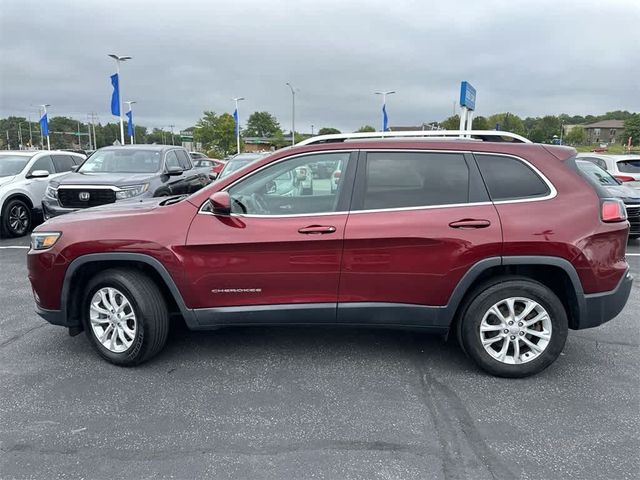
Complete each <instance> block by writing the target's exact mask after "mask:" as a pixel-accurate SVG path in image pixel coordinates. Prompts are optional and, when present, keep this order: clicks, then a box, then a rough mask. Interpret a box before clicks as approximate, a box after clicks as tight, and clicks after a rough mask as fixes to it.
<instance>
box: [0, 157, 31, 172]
mask: <svg viewBox="0 0 640 480" xmlns="http://www.w3.org/2000/svg"><path fill="white" fill-rule="evenodd" d="M29 160H31V157H30V156H25V155H1V154H0V177H11V176H13V175H17V174H18V173H20V172H21V171H22V169H23V168H24V167H26V166H27V163H29Z"/></svg>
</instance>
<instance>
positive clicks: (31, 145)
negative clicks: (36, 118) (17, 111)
mask: <svg viewBox="0 0 640 480" xmlns="http://www.w3.org/2000/svg"><path fill="white" fill-rule="evenodd" d="M29 148H33V134H32V133H31V115H29Z"/></svg>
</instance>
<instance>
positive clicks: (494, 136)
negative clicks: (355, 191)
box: [296, 130, 532, 146]
mask: <svg viewBox="0 0 640 480" xmlns="http://www.w3.org/2000/svg"><path fill="white" fill-rule="evenodd" d="M407 137H418V138H419V137H441V138H445V137H446V138H451V139H453V138H458V139H460V140H469V139H471V138H475V139H478V140H483V141H485V142H491V141H494V142H504V141H513V142H515V143H532V142H531V140H529V139H528V138H525V137H523V136H521V135H518V134H516V133H511V132H503V131H501V130H419V131H405V132H402V131H400V132H357V133H332V134H330V135H318V136H316V137H311V138H307V139H306V140H302V141H301V142H298V143H296V146H303V145H313V144H316V143H336V142H343V141H345V140H351V139H376V138H378V139H384V138H407ZM506 139H511V140H506Z"/></svg>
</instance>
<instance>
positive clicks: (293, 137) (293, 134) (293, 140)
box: [287, 82, 296, 145]
mask: <svg viewBox="0 0 640 480" xmlns="http://www.w3.org/2000/svg"><path fill="white" fill-rule="evenodd" d="M287 86H288V87H289V88H290V89H291V145H295V144H296V91H295V89H294V88H293V85H291V84H290V83H289V82H287Z"/></svg>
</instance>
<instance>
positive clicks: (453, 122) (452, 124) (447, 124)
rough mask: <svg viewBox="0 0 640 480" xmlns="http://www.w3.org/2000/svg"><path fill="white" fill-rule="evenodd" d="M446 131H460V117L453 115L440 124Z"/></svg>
mask: <svg viewBox="0 0 640 480" xmlns="http://www.w3.org/2000/svg"><path fill="white" fill-rule="evenodd" d="M440 126H441V127H442V128H444V129H445V130H458V129H459V128H460V115H453V116H451V117H449V118H447V119H446V120H445V121H443V122H442V123H440Z"/></svg>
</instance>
